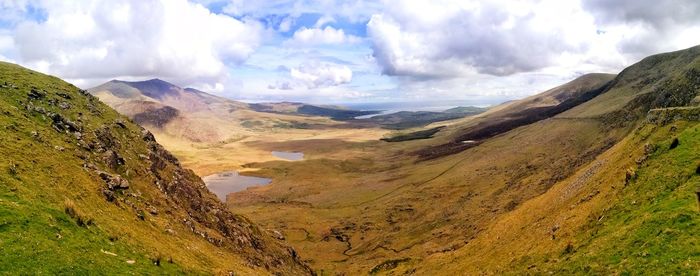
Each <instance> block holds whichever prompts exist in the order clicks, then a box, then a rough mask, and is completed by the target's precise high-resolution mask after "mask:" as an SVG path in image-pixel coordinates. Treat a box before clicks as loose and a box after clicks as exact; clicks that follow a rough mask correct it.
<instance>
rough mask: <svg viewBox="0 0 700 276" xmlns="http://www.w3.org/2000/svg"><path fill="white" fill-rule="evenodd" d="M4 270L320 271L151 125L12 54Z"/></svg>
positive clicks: (0, 226)
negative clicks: (234, 204)
mask: <svg viewBox="0 0 700 276" xmlns="http://www.w3.org/2000/svg"><path fill="white" fill-rule="evenodd" d="M0 143H1V144H2V146H1V147H0V256H2V258H0V274H5V273H7V274H211V273H216V274H219V273H228V272H235V273H236V274H243V275H250V274H271V273H281V274H294V275H299V274H309V269H308V268H307V267H306V266H305V265H304V264H303V263H302V262H301V261H299V259H298V256H297V255H296V253H295V252H294V251H293V250H292V249H291V248H288V247H286V246H284V245H282V244H280V243H279V242H277V241H276V240H274V239H273V238H272V237H270V235H269V234H268V233H266V232H265V231H263V230H261V229H259V228H258V227H256V226H255V225H254V224H252V223H251V222H250V221H249V220H248V219H246V218H244V217H241V216H238V215H234V214H232V213H230V212H229V211H227V210H226V208H225V207H224V206H223V205H222V204H221V203H220V202H218V201H217V199H216V197H215V196H214V195H213V194H211V193H209V192H208V191H207V189H206V187H205V186H204V184H203V183H202V181H201V180H200V179H199V178H198V177H197V176H195V175H194V174H193V173H192V172H191V171H190V170H185V169H183V168H181V167H180V165H179V163H178V161H177V159H175V158H174V157H173V156H172V155H170V153H168V152H167V151H165V150H164V149H163V148H162V147H161V146H160V145H158V144H157V143H156V142H155V139H153V136H152V135H150V133H149V132H147V131H145V130H144V129H143V128H141V127H139V126H137V125H136V124H134V123H132V122H130V121H129V120H128V119H126V118H125V117H123V116H120V115H119V114H117V112H115V111H114V110H112V109H110V108H109V107H107V106H106V105H104V104H102V103H101V102H100V101H99V100H97V98H95V97H93V96H90V95H89V94H88V93H87V92H86V91H81V90H79V89H78V88H76V87H74V86H72V85H70V84H68V83H65V82H63V81H61V80H60V79H57V78H55V77H52V76H46V75H43V74H40V73H37V72H33V71H30V70H27V69H24V68H22V67H19V66H17V65H13V64H8V63H0Z"/></svg>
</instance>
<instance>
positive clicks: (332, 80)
mask: <svg viewBox="0 0 700 276" xmlns="http://www.w3.org/2000/svg"><path fill="white" fill-rule="evenodd" d="M289 76H290V77H291V79H290V80H285V81H277V82H275V84H269V85H268V86H267V88H268V89H271V90H275V89H279V90H296V89H300V88H305V89H316V88H326V87H332V86H338V85H341V84H345V83H349V82H350V81H352V70H350V68H349V67H347V66H345V65H338V64H332V63H327V62H319V61H315V62H306V63H303V64H301V65H299V66H298V67H295V68H291V69H289Z"/></svg>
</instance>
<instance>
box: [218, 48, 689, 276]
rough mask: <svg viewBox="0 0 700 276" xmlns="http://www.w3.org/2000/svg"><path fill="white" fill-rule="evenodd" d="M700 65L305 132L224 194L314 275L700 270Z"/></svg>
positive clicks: (671, 62)
mask: <svg viewBox="0 0 700 276" xmlns="http://www.w3.org/2000/svg"><path fill="white" fill-rule="evenodd" d="M699 69H700V46H699V47H693V48H690V49H686V50H682V51H677V52H672V53H665V54H660V55H655V56H651V57H648V58H645V59H643V60H642V61H640V62H638V63H636V64H634V65H632V66H630V67H628V68H626V69H625V70H623V71H622V72H621V73H620V74H618V75H616V76H613V75H604V74H595V75H584V76H582V77H581V78H579V79H576V80H574V81H572V82H570V83H567V84H564V85H562V86H559V87H556V88H554V89H551V90H548V91H545V92H543V93H541V94H539V95H535V96H532V97H529V98H526V99H523V100H520V101H514V102H509V103H505V104H503V105H501V106H497V107H494V108H492V109H489V110H488V111H486V112H484V113H483V114H480V115H477V116H474V117H469V118H464V119H457V120H453V121H447V122H440V123H436V124H433V125H430V126H428V128H427V129H426V130H431V131H427V132H425V133H421V135H418V134H416V135H415V136H418V138H423V139H418V138H416V139H414V137H410V136H411V135H408V137H401V139H397V140H400V142H395V143H386V142H382V141H364V142H353V143H350V142H345V143H340V142H338V143H314V151H313V153H314V155H315V156H318V158H309V159H308V160H305V161H303V162H260V163H254V164H250V165H249V166H248V167H249V168H253V169H259V171H257V172H256V173H255V175H258V176H265V177H270V178H273V179H274V185H269V186H266V187H264V188H255V189H248V190H246V191H243V192H239V193H235V194H232V195H231V196H229V200H228V202H227V203H228V205H229V206H230V207H231V208H234V209H236V210H239V211H240V212H242V213H244V214H248V215H250V216H252V217H254V218H255V221H256V222H257V223H260V224H261V225H263V226H265V227H275V229H278V230H279V231H280V232H281V233H282V234H283V235H284V236H286V237H288V238H287V240H288V241H289V242H290V243H291V244H292V245H293V246H294V247H295V248H296V249H298V250H299V251H300V252H301V253H302V254H303V255H304V256H305V257H307V258H309V259H310V260H311V262H312V263H313V267H314V269H316V270H317V271H319V272H328V273H345V274H353V275H355V274H368V273H376V274H386V275H402V274H417V275H437V274H439V275H445V274H458V275H463V274H467V275H480V274H694V273H696V272H697V271H698V270H699V269H700V257H698V254H697V252H700V251H699V248H698V246H697V244H700V240H699V237H698V235H695V234H694V233H697V232H698V231H700V215H699V213H698V212H697V208H698V203H697V202H698V199H697V194H696V191H697V190H696V189H697V187H698V186H699V185H700V175H699V173H700V168H698V167H699V166H700V165H699V164H700V156H698V155H697V154H696V153H697V152H698V151H699V150H700V124H699V121H700V107H698V96H699V95H700V78H698V70H699ZM439 126H443V127H442V128H440V129H438V132H437V133H435V132H434V131H432V130H434V128H435V127H439ZM279 145H282V143H280V144H279ZM284 145H286V146H287V147H288V148H287V149H288V150H290V151H295V150H297V151H298V150H304V149H305V148H304V145H302V143H294V144H292V143H288V144H284ZM338 152H340V153H338ZM318 172H323V173H318Z"/></svg>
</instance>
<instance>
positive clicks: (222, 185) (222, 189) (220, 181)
mask: <svg viewBox="0 0 700 276" xmlns="http://www.w3.org/2000/svg"><path fill="white" fill-rule="evenodd" d="M202 180H204V183H205V184H207V188H208V189H209V191H211V192H212V193H214V194H215V195H216V196H217V197H218V198H219V199H220V200H221V201H222V202H226V196H227V195H228V194H230V193H235V192H240V191H243V190H245V189H247V188H248V187H254V186H263V185H267V184H270V182H271V181H272V179H269V178H263V177H254V176H243V175H239V174H238V172H235V171H231V172H222V173H217V174H213V175H209V176H205V177H202Z"/></svg>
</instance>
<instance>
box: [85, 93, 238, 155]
mask: <svg viewBox="0 0 700 276" xmlns="http://www.w3.org/2000/svg"><path fill="white" fill-rule="evenodd" d="M88 91H89V92H90V93H91V94H93V95H95V96H96V97H98V98H100V100H101V101H103V102H104V103H106V104H107V105H109V106H111V107H112V108H114V109H116V110H117V111H119V113H121V114H124V115H126V116H128V117H130V118H133V119H134V121H135V122H137V123H139V124H141V125H144V126H146V127H147V128H149V129H150V130H153V131H154V132H156V133H159V132H164V133H166V134H169V135H171V136H175V137H180V138H181V139H185V140H191V141H195V142H197V141H206V142H216V141H221V140H225V139H227V138H229V137H231V136H233V135H235V134H237V133H238V132H239V131H241V129H240V128H237V127H236V126H237V125H235V124H234V125H233V126H231V127H219V126H223V125H226V122H227V121H228V122H230V121H237V120H233V119H238V118H237V117H242V116H245V113H246V112H248V111H249V109H248V105H247V104H245V103H241V102H236V101H232V100H228V99H225V98H221V97H217V96H213V95H210V94H207V93H204V92H202V91H199V90H196V89H191V88H184V89H183V88H180V87H178V86H175V85H173V84H170V83H168V82H165V81H162V80H159V79H152V80H148V81H140V82H126V81H119V80H113V81H110V82H107V83H105V84H102V85H100V86H97V87H94V88H91V89H89V90H88Z"/></svg>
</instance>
